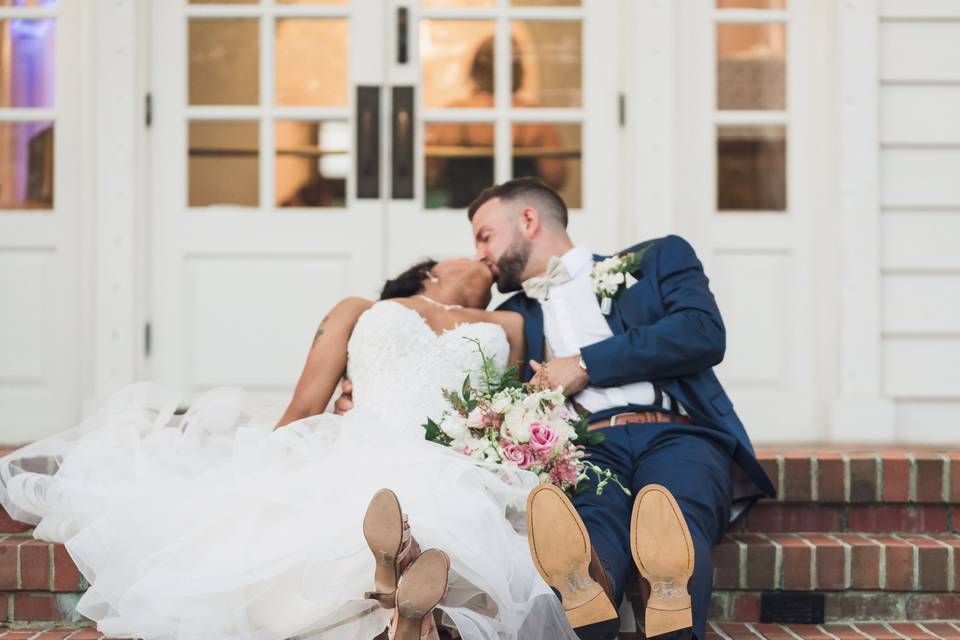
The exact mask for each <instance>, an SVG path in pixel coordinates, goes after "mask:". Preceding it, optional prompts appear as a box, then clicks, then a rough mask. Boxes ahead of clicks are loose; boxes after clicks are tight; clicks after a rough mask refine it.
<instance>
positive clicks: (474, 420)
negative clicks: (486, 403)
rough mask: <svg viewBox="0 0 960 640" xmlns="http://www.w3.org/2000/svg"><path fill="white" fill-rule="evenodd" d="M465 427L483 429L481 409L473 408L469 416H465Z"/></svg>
mask: <svg viewBox="0 0 960 640" xmlns="http://www.w3.org/2000/svg"><path fill="white" fill-rule="evenodd" d="M467 426H468V427H470V428H471V429H480V428H482V427H483V409H481V408H480V407H474V409H473V411H471V412H470V415H468V416H467Z"/></svg>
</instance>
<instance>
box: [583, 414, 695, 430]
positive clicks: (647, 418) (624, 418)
mask: <svg viewBox="0 0 960 640" xmlns="http://www.w3.org/2000/svg"><path fill="white" fill-rule="evenodd" d="M649 422H659V423H664V422H674V423H677V424H693V422H692V421H691V420H690V418H688V417H687V416H683V415H680V414H679V413H665V412H663V411H635V412H630V413H618V414H617V415H614V416H610V417H609V418H607V419H606V420H598V421H597V422H594V423H593V424H591V425H590V426H589V427H587V431H596V430H597V429H605V428H607V427H615V426H617V425H618V424H637V423H640V424H645V423H649Z"/></svg>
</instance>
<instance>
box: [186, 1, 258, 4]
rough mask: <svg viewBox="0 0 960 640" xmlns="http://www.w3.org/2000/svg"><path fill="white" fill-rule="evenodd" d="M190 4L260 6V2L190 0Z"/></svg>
mask: <svg viewBox="0 0 960 640" xmlns="http://www.w3.org/2000/svg"><path fill="white" fill-rule="evenodd" d="M190 4H260V0H190Z"/></svg>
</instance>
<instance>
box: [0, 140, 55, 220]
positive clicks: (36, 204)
mask: <svg viewBox="0 0 960 640" xmlns="http://www.w3.org/2000/svg"><path fill="white" fill-rule="evenodd" d="M53 148H54V147H53V123H52V122H0V209H52V208H53Z"/></svg>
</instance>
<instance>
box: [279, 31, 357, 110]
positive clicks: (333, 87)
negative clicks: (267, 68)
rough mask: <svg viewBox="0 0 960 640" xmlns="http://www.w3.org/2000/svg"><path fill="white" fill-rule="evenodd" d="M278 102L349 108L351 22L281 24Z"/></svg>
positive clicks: (293, 104) (280, 103)
mask: <svg viewBox="0 0 960 640" xmlns="http://www.w3.org/2000/svg"><path fill="white" fill-rule="evenodd" d="M276 36H277V55H276V61H275V66H274V68H275V69H276V101H277V104H278V105H282V106H288V107H289V106H324V107H345V106H346V105H347V69H348V65H347V61H348V56H347V47H348V43H347V37H348V33H347V21H346V20H345V19H300V18H297V19H283V20H277V27H276Z"/></svg>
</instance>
